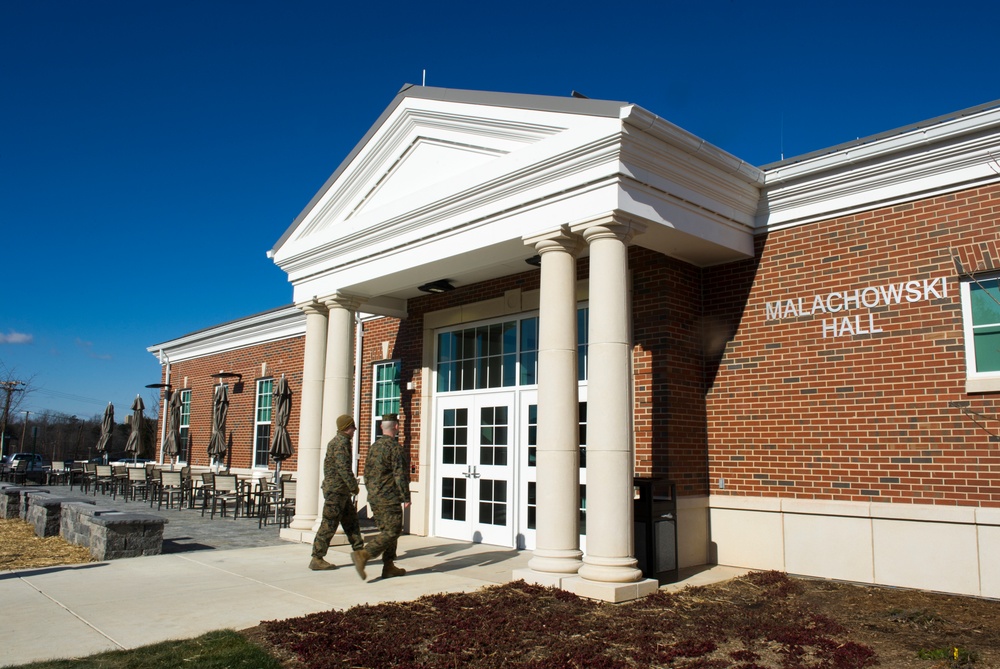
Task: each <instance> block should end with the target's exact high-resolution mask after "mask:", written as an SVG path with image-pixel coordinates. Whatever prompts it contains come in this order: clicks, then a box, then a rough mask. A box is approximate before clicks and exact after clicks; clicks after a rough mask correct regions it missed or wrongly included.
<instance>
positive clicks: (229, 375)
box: [212, 372, 243, 383]
mask: <svg viewBox="0 0 1000 669" xmlns="http://www.w3.org/2000/svg"><path fill="white" fill-rule="evenodd" d="M212 378H213V379H218V380H219V383H222V381H223V379H239V380H240V381H242V380H243V375H242V374H239V373H237V372H219V373H218V374H212Z"/></svg>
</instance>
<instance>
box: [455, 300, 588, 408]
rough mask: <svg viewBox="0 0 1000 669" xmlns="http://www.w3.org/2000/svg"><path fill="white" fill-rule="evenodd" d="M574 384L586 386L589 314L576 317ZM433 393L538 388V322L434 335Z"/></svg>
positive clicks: (534, 318) (581, 311)
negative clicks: (435, 391) (535, 386)
mask: <svg viewBox="0 0 1000 669" xmlns="http://www.w3.org/2000/svg"><path fill="white" fill-rule="evenodd" d="M576 322H577V328H576V337H577V366H578V371H577V379H578V380H580V381H586V380H587V354H588V348H587V341H588V336H587V327H588V325H589V323H590V309H588V308H587V307H580V308H579V309H577V312H576ZM437 356H438V357H437V390H438V392H439V393H446V392H453V391H457V390H481V389H484V388H506V387H510V386H516V385H521V386H533V385H536V384H537V383H538V316H532V317H530V318H522V319H521V320H520V321H504V322H502V323H491V324H488V325H479V326H476V327H472V328H465V329H464V330H453V331H451V332H442V333H441V334H439V335H438V350H437Z"/></svg>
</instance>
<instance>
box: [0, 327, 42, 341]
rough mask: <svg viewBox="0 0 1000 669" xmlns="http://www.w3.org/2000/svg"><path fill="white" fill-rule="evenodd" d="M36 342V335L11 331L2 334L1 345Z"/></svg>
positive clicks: (0, 333) (0, 335)
mask: <svg viewBox="0 0 1000 669" xmlns="http://www.w3.org/2000/svg"><path fill="white" fill-rule="evenodd" d="M34 340H35V336H34V335H30V334H25V333H23V332H14V331H13V330H11V331H10V332H8V333H7V334H4V333H2V332H0V344H30V343H31V342H33V341H34Z"/></svg>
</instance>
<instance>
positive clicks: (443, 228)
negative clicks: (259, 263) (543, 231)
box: [277, 132, 620, 283]
mask: <svg viewBox="0 0 1000 669" xmlns="http://www.w3.org/2000/svg"><path fill="white" fill-rule="evenodd" d="M573 134H574V133H572V132H568V133H567V135H570V136H571V135H573ZM560 139H562V138H560ZM565 139H566V140H570V139H571V137H566V138H565ZM619 142H620V136H619V135H618V134H611V135H607V136H603V137H598V138H593V137H591V138H590V141H589V142H587V143H586V144H582V145H581V144H577V143H575V142H571V141H567V142H566V146H567V150H566V151H564V152H560V153H557V154H555V155H546V156H540V157H539V159H538V160H537V161H535V160H531V161H524V160H522V161H521V162H520V164H519V165H512V166H510V167H511V168H512V169H510V170H509V171H508V170H500V171H496V170H491V168H492V167H493V165H492V164H490V165H486V166H484V169H483V170H482V171H480V170H475V171H473V172H472V173H470V174H468V175H465V176H464V177H463V178H462V179H457V180H454V181H449V182H446V183H445V184H442V185H440V186H438V187H432V188H428V189H425V190H424V191H423V192H421V193H420V194H419V200H422V201H421V202H419V204H417V203H416V202H414V201H413V200H410V199H404V200H400V201H397V202H393V203H390V204H388V205H386V206H384V207H381V208H379V209H376V210H374V211H372V212H365V213H364V214H361V215H359V216H357V217H355V218H353V219H351V220H350V221H345V222H343V223H342V224H341V225H339V226H338V228H337V231H336V232H337V234H336V235H329V236H328V237H327V239H326V240H325V241H321V240H320V239H319V238H318V236H315V235H314V236H312V237H310V238H309V240H308V241H309V242H311V243H310V244H303V245H302V246H301V248H300V250H299V252H298V253H295V254H290V255H287V256H286V257H284V258H281V259H277V262H278V265H279V266H280V267H281V269H283V270H284V271H286V272H287V273H288V275H289V279H290V280H291V281H292V282H293V283H295V282H296V281H299V280H302V279H304V278H306V277H309V276H312V275H315V274H316V272H317V271H322V272H323V273H329V272H335V271H338V270H339V269H342V268H344V267H347V266H351V265H355V264H358V263H363V262H366V261H368V260H370V259H371V256H372V254H373V253H374V254H383V253H387V252H391V251H392V250H393V249H395V248H398V247H400V246H405V245H407V244H412V243H416V242H418V241H419V240H421V239H427V238H430V237H434V236H437V235H441V234H447V233H453V232H454V231H455V230H456V229H457V228H460V227H467V226H475V225H481V224H483V223H484V222H485V221H488V220H489V219H490V218H492V217H494V216H496V215H498V214H504V215H509V213H510V211H511V208H512V207H515V208H516V207H529V206H531V205H532V204H533V203H535V202H537V201H538V200H539V199H543V198H546V197H553V196H558V195H559V194H560V193H563V192H565V191H567V190H569V189H571V188H579V187H580V186H581V185H585V184H586V183H588V182H589V181H590V180H592V179H593V178H594V177H595V174H594V172H595V170H596V171H598V172H601V174H603V175H604V176H611V175H613V174H614V173H615V172H616V171H617V165H618V151H619ZM514 157H516V156H511V158H514ZM490 171H494V174H492V175H490V178H483V177H484V176H485V175H484V174H483V172H487V173H488V172H490ZM463 182H464V183H463ZM415 199H416V198H414V200H415Z"/></svg>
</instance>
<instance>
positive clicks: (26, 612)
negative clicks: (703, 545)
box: [0, 496, 745, 666]
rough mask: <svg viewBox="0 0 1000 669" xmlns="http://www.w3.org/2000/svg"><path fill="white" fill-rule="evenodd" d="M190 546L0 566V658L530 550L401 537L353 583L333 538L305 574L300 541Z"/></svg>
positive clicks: (393, 584)
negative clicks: (396, 572) (389, 567)
mask: <svg viewBox="0 0 1000 669" xmlns="http://www.w3.org/2000/svg"><path fill="white" fill-rule="evenodd" d="M98 500H100V496H99V497H98ZM173 513H175V514H179V515H175V516H174V520H175V524H174V527H175V528H176V527H178V525H179V524H180V523H178V522H177V521H179V520H180V518H181V517H184V518H185V521H186V522H190V523H191V524H192V525H191V527H190V528H188V529H192V528H194V525H195V524H197V525H203V527H204V530H205V531H206V532H207V533H216V534H218V533H220V532H221V533H223V534H226V533H230V532H234V531H235V530H236V527H238V526H239V525H240V524H241V521H233V520H229V519H223V520H219V519H216V520H215V521H214V522H211V521H208V520H207V519H206V520H205V521H201V519H200V514H197V520H196V518H195V516H196V513H195V512H190V511H183V512H177V511H174V512H173ZM247 525H249V520H248V521H247ZM167 527H170V526H169V525H168V526H167ZM244 532H250V533H253V536H255V537H256V538H257V540H258V541H262V542H264V543H270V542H272V541H274V538H273V537H272V536H271V533H270V532H258V530H257V527H256V521H253V527H252V528H250V527H246V528H245V529H244ZM165 534H167V533H165ZM188 534H189V533H188ZM178 543H179V544H180V543H181V542H178ZM199 544H202V542H195V545H197V546H198V548H202V549H201V550H199V549H194V550H181V551H179V552H174V553H170V554H164V555H156V556H150V557H139V558H131V559H125V560H115V561H111V562H98V563H91V564H83V565H71V566H62V567H49V568H43V569H24V570H17V571H9V572H0V602H3V609H4V643H3V646H2V648H3V651H2V653H0V656H2V660H0V661H2V662H3V663H4V666H7V665H11V664H14V665H17V664H24V663H28V662H34V661H38V660H45V659H69V658H77V657H85V656H88V655H92V654H94V653H99V652H102V651H108V650H120V649H128V648H136V647H139V646H145V645H148V644H151V643H156V642H159V641H166V640H170V639H185V638H192V637H196V636H199V635H201V634H203V633H205V632H208V631H211V630H218V629H227V628H229V629H237V630H239V629H245V628H248V627H253V626H255V625H257V624H259V623H260V622H261V621H265V620H277V619H284V618H293V617H297V616H303V615H306V614H309V613H315V612H318V611H328V610H330V609H347V608H350V607H352V606H355V605H358V604H375V603H379V602H388V601H406V600H413V599H417V598H418V597H421V596H423V595H427V594H433V593H441V592H470V591H473V590H477V589H479V588H481V587H484V586H488V585H494V584H499V583H506V582H508V581H510V580H511V572H512V571H513V570H514V569H518V568H522V567H525V566H527V563H528V560H529V559H530V558H531V553H530V552H528V551H515V550H510V549H504V548H498V547H495V546H484V545H482V544H469V543H463V542H456V541H450V540H447V539H439V538H435V537H416V536H404V537H402V538H401V539H400V541H399V558H398V564H399V565H400V566H402V567H404V568H406V569H407V572H408V573H407V574H406V576H404V577H402V578H395V579H391V580H383V579H381V578H380V577H379V574H380V571H381V561H378V560H377V561H375V562H374V563H372V564H371V565H370V566H369V571H368V576H369V579H368V581H367V582H363V581H362V580H361V579H360V578H358V575H357V573H356V572H355V571H354V568H353V566H351V560H350V547H349V546H333V547H331V549H330V552H329V554H328V555H327V560H329V561H330V562H332V563H334V564H336V565H338V566H339V568H338V569H336V570H332V571H324V572H313V571H309V569H308V568H307V567H306V565H307V564H308V563H309V555H310V549H311V547H310V546H309V545H306V544H293V543H288V542H280V543H278V544H276V545H258V546H255V547H243V548H233V549H224V548H223V549H212V548H213V547H208V546H204V547H203V545H199ZM192 548H194V547H193V546H192ZM742 573H745V570H738V569H732V568H727V567H713V568H711V569H708V568H703V569H701V570H693V571H689V572H687V573H685V574H682V576H683V577H684V578H683V579H682V580H681V581H680V582H678V583H676V584H671V585H668V586H664V588H666V589H679V588H683V587H686V586H688V585H700V584H704V583H710V582H715V581H720V580H725V579H728V578H732V577H734V576H737V575H740V574H742Z"/></svg>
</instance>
